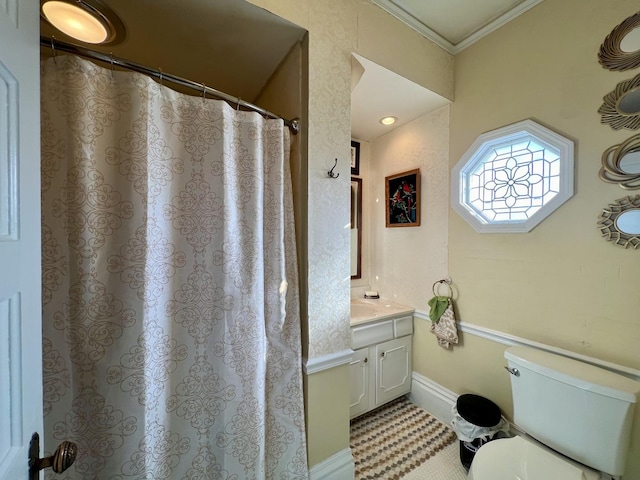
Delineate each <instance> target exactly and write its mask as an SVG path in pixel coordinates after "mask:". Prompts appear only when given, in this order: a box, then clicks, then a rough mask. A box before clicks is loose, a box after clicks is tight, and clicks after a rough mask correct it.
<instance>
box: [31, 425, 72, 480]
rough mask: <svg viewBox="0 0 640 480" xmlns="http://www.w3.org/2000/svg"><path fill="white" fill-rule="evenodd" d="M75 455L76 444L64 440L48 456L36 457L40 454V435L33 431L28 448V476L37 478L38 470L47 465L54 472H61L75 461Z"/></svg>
mask: <svg viewBox="0 0 640 480" xmlns="http://www.w3.org/2000/svg"><path fill="white" fill-rule="evenodd" d="M77 455H78V447H77V445H76V444H75V443H73V442H68V441H64V442H62V443H61V444H60V445H58V448H56V451H55V452H53V455H51V456H50V457H45V458H38V457H39V456H40V437H39V435H38V434H37V433H34V434H33V436H32V437H31V445H30V448H29V478H30V479H37V478H38V471H40V470H42V469H43V468H48V467H51V469H52V470H53V471H54V472H56V473H62V472H64V471H65V470H66V469H67V468H69V467H70V466H71V465H72V464H73V462H75V460H76V456H77Z"/></svg>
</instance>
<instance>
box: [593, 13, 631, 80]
mask: <svg viewBox="0 0 640 480" xmlns="http://www.w3.org/2000/svg"><path fill="white" fill-rule="evenodd" d="M598 60H599V61H600V65H602V66H603V67H604V68H607V69H609V70H616V71H622V70H630V69H632V68H636V67H637V66H639V65H640V12H639V13H635V14H633V15H631V16H630V17H629V18H627V19H625V20H624V21H623V22H622V23H621V24H620V25H618V26H617V27H616V28H614V29H613V30H612V31H611V33H610V34H609V35H607V38H605V39H604V42H603V43H602V45H601V46H600V51H599V52H598Z"/></svg>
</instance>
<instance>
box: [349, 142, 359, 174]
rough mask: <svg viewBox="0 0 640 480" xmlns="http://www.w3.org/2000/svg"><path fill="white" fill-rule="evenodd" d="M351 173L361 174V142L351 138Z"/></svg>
mask: <svg viewBox="0 0 640 480" xmlns="http://www.w3.org/2000/svg"><path fill="white" fill-rule="evenodd" d="M351 175H360V143H359V142H356V141H354V140H351Z"/></svg>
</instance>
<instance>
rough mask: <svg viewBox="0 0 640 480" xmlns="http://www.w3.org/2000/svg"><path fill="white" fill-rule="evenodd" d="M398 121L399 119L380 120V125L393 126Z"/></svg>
mask: <svg viewBox="0 0 640 480" xmlns="http://www.w3.org/2000/svg"><path fill="white" fill-rule="evenodd" d="M397 120H398V118H397V117H383V118H381V119H380V123H381V124H382V125H393V124H394V123H396V121H397Z"/></svg>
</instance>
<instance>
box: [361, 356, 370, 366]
mask: <svg viewBox="0 0 640 480" xmlns="http://www.w3.org/2000/svg"><path fill="white" fill-rule="evenodd" d="M362 363H364V364H365V365H366V364H367V363H369V358H368V357H364V359H363V360H362Z"/></svg>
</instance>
